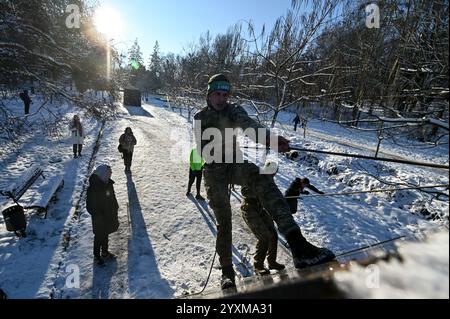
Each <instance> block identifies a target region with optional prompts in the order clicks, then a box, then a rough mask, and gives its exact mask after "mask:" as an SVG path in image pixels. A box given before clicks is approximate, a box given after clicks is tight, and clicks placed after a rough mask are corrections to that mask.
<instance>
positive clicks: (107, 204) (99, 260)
mask: <svg viewBox="0 0 450 319" xmlns="http://www.w3.org/2000/svg"><path fill="white" fill-rule="evenodd" d="M111 175H112V170H111V167H110V166H109V165H106V164H100V165H99V166H97V168H96V169H95V170H94V172H93V173H92V175H91V177H89V187H88V189H87V195H86V209H87V211H88V213H89V214H90V215H91V218H92V231H93V233H94V262H95V263H96V264H97V265H99V266H102V265H104V264H105V261H104V258H109V259H110V258H115V256H114V255H113V254H111V253H110V252H109V251H108V236H109V234H111V233H114V232H116V231H117V229H118V228H119V219H118V214H117V212H118V210H119V204H118V203H117V199H116V194H115V193H114V186H113V185H114V181H113V180H112V179H111ZM100 251H101V255H100Z"/></svg>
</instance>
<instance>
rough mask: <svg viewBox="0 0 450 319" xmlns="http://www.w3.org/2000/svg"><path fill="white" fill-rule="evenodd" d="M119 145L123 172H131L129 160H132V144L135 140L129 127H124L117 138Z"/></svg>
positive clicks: (133, 144) (134, 143)
mask: <svg viewBox="0 0 450 319" xmlns="http://www.w3.org/2000/svg"><path fill="white" fill-rule="evenodd" d="M119 143H120V146H121V147H122V154H123V163H124V164H125V172H131V161H132V160H133V152H134V146H135V145H136V143H137V141H136V138H135V137H134V135H133V131H132V130H131V127H127V128H126V129H125V133H123V134H122V135H121V136H120V138H119Z"/></svg>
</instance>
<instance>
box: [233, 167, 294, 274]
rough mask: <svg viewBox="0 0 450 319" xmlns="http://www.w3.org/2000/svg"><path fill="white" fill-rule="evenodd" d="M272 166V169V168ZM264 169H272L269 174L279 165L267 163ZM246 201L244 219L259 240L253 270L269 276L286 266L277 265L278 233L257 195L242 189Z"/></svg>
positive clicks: (243, 212)
mask: <svg viewBox="0 0 450 319" xmlns="http://www.w3.org/2000/svg"><path fill="white" fill-rule="evenodd" d="M271 166H272V167H271ZM264 168H265V169H266V168H270V169H271V171H269V173H272V172H274V174H272V176H274V175H275V173H276V171H277V170H278V164H277V163H276V162H275V161H266V164H265V166H264ZM241 193H242V196H243V197H244V200H243V201H242V204H241V210H242V218H243V219H244V221H245V223H246V224H247V226H248V228H250V230H251V231H252V233H253V234H254V235H255V237H256V238H257V239H258V242H257V243H256V252H255V255H254V257H253V260H254V263H253V268H254V269H255V273H256V274H257V275H267V274H269V273H270V271H269V269H275V270H282V269H284V268H285V266H284V265H282V264H279V263H277V261H276V259H277V248H278V233H277V231H276V229H275V226H274V224H273V219H272V217H271V216H270V215H269V213H268V212H267V211H266V210H265V209H264V207H263V206H262V204H261V203H260V201H259V200H258V197H257V196H256V194H255V193H254V192H253V191H252V190H251V189H250V188H248V187H246V186H243V187H242V188H241ZM266 256H267V265H268V267H269V269H267V268H265V267H264V259H266Z"/></svg>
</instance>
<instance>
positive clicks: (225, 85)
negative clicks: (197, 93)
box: [208, 73, 231, 95]
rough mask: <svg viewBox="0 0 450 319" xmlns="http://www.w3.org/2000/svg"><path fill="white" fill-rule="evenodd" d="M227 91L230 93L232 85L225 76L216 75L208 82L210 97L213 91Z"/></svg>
mask: <svg viewBox="0 0 450 319" xmlns="http://www.w3.org/2000/svg"><path fill="white" fill-rule="evenodd" d="M217 90H221V91H226V92H230V90H231V85H230V81H228V79H227V77H226V76H225V75H223V74H220V73H219V74H215V75H213V76H212V77H211V78H210V79H209V81H208V95H209V94H210V93H211V92H213V91H217Z"/></svg>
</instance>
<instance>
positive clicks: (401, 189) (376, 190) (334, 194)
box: [284, 184, 449, 198]
mask: <svg viewBox="0 0 450 319" xmlns="http://www.w3.org/2000/svg"><path fill="white" fill-rule="evenodd" d="M440 187H446V188H448V187H449V185H448V184H442V185H428V186H414V187H404V188H392V189H374V190H370V191H359V192H343V193H329V194H320V195H308V196H285V197H284V198H309V197H317V196H343V195H353V194H365V193H382V192H393V191H404V190H409V189H422V188H440ZM444 195H446V194H444Z"/></svg>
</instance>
